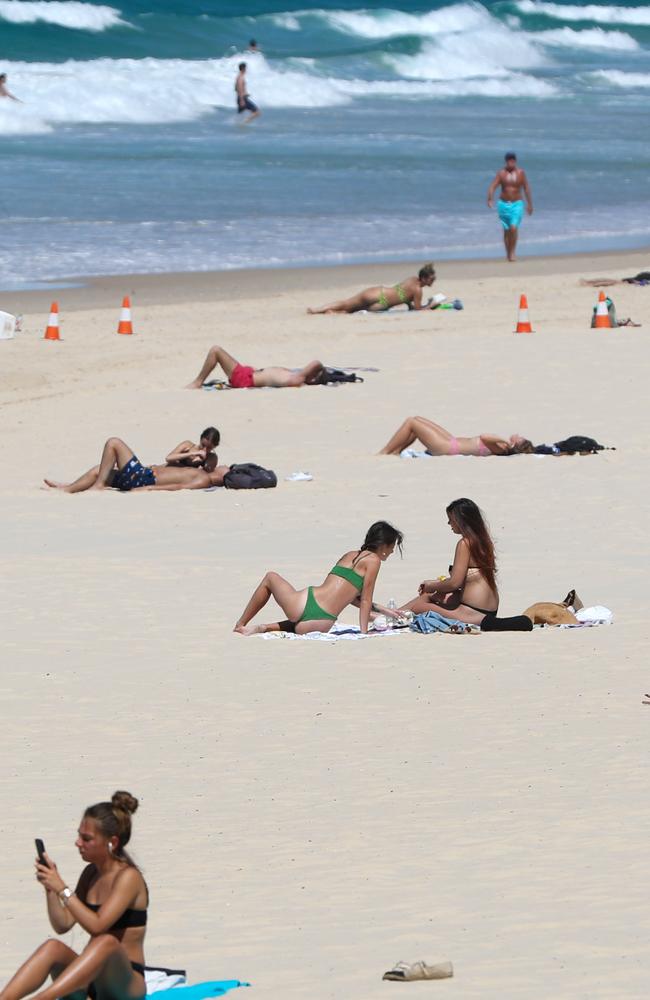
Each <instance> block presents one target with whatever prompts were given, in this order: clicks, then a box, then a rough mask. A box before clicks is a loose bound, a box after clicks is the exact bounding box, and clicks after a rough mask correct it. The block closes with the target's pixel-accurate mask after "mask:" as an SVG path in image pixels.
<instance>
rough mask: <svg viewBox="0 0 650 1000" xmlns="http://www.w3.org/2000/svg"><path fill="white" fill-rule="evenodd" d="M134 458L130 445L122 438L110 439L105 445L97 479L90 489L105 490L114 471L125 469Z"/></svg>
mask: <svg viewBox="0 0 650 1000" xmlns="http://www.w3.org/2000/svg"><path fill="white" fill-rule="evenodd" d="M134 457H135V456H134V454H133V452H132V451H131V449H130V448H129V446H128V444H125V443H124V441H122V439H121V438H115V437H114V438H109V439H108V441H107V442H106V444H105V445H104V450H103V452H102V458H101V461H100V463H99V472H98V473H97V479H96V480H95V483H94V484H93V485H92V486H91V487H90V489H91V490H105V489H106V487H107V485H108V481H109V479H110V477H111V473H112V472H113V471H114V469H115V468H118V469H123V468H124V466H125V465H126V464H127V462H130V461H131V459H132V458H134Z"/></svg>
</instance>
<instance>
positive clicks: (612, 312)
mask: <svg viewBox="0 0 650 1000" xmlns="http://www.w3.org/2000/svg"><path fill="white" fill-rule="evenodd" d="M605 301H606V303H607V313H608V315H609V322H610V323H611V324H612V326H614V327H615V326H618V323H617V321H616V306H615V305H614V303H613V302H612V300H611V299H610V297H609V295H608V296H607V298H606V299H605ZM597 308H598V306H594V311H593V313H592V315H591V328H592V330H593V329H594V328H595V326H596V310H597Z"/></svg>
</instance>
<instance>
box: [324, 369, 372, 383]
mask: <svg viewBox="0 0 650 1000" xmlns="http://www.w3.org/2000/svg"><path fill="white" fill-rule="evenodd" d="M336 382H363V379H362V378H361V377H360V376H359V375H356V374H355V373H354V372H342V371H340V369H338V368H323V370H322V372H321V373H320V375H319V376H318V378H316V379H314V385H332V384H334V383H336Z"/></svg>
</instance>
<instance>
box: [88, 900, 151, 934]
mask: <svg viewBox="0 0 650 1000" xmlns="http://www.w3.org/2000/svg"><path fill="white" fill-rule="evenodd" d="M85 905H86V906H87V907H88V909H89V910H92V911H93V913H97V912H98V910H99V908H100V904H99V903H86V904H85ZM146 925H147V911H146V910H133V909H131V907H129V908H128V909H126V910H125V911H124V913H123V914H122V916H121V917H119V918H118V919H117V920H116V921H115V923H114V924H113V926H112V927H109V928H108V929H109V931H122V930H125V929H126V928H127V927H146Z"/></svg>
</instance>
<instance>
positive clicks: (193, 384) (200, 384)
mask: <svg viewBox="0 0 650 1000" xmlns="http://www.w3.org/2000/svg"><path fill="white" fill-rule="evenodd" d="M185 388H186V389H202V388H203V382H201V381H200V380H199V379H198V378H195V379H194V381H193V382H190V384H189V385H186V386H185Z"/></svg>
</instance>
